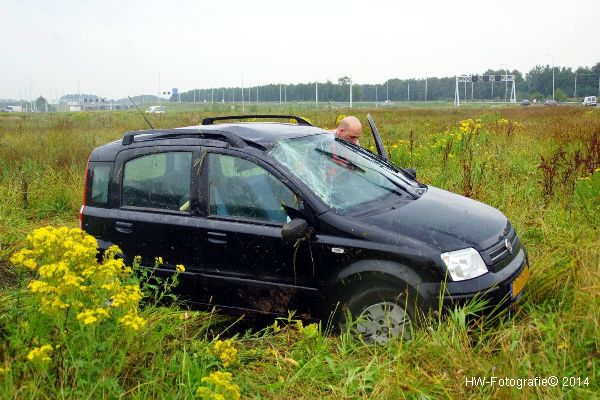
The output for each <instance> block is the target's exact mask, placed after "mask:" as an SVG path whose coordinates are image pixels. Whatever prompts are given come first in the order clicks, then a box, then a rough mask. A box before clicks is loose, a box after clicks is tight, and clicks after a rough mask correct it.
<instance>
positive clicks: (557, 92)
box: [554, 89, 567, 101]
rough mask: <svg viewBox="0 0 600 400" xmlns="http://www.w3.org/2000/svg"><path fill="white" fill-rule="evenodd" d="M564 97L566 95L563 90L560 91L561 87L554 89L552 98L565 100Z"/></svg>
mask: <svg viewBox="0 0 600 400" xmlns="http://www.w3.org/2000/svg"><path fill="white" fill-rule="evenodd" d="M566 99H567V95H566V94H565V92H563V91H562V89H556V90H555V91H554V100H556V101H565V100H566Z"/></svg>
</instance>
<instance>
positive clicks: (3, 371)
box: [0, 367, 10, 375]
mask: <svg viewBox="0 0 600 400" xmlns="http://www.w3.org/2000/svg"><path fill="white" fill-rule="evenodd" d="M8 371H10V368H2V367H0V375H2V374H4V373H5V372H8Z"/></svg>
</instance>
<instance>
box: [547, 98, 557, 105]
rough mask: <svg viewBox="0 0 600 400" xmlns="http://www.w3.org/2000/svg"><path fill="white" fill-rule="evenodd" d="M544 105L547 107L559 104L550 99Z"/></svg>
mask: <svg viewBox="0 0 600 400" xmlns="http://www.w3.org/2000/svg"><path fill="white" fill-rule="evenodd" d="M544 104H545V105H547V106H555V105H556V104H557V103H556V100H552V99H548V100H546V102H545V103H544Z"/></svg>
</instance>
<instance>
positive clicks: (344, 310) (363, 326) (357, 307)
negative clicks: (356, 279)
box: [336, 281, 416, 344]
mask: <svg viewBox="0 0 600 400" xmlns="http://www.w3.org/2000/svg"><path fill="white" fill-rule="evenodd" d="M345 292H346V293H347V295H346V296H345V297H344V300H343V301H340V302H339V303H340V305H341V307H339V308H338V312H337V318H336V319H337V322H338V325H339V326H340V328H341V331H342V332H343V331H344V330H347V326H348V323H349V322H351V325H350V331H352V332H353V333H355V334H357V335H359V336H362V337H363V338H364V340H365V341H367V342H369V343H377V344H385V343H387V342H388V341H389V340H390V339H392V338H395V337H403V338H404V339H410V338H411V335H412V330H413V328H414V327H415V326H416V319H415V316H416V312H415V307H414V304H415V299H416V292H415V290H413V289H412V288H411V287H410V286H408V285H406V286H405V287H404V288H402V287H400V286H396V285H391V284H389V283H386V282H379V281H376V282H369V281H367V282H360V283H358V284H356V285H352V286H351V287H349V288H348V289H347V290H346V291H345ZM350 317H351V320H350Z"/></svg>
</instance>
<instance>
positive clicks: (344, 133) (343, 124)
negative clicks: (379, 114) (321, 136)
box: [333, 115, 362, 145]
mask: <svg viewBox="0 0 600 400" xmlns="http://www.w3.org/2000/svg"><path fill="white" fill-rule="evenodd" d="M333 133H334V134H335V136H337V137H339V138H340V139H344V140H345V141H347V142H350V143H354V144H355V145H358V139H359V138H360V134H361V133H362V124H361V123H360V121H359V120H358V118H356V117H354V116H352V115H348V116H347V117H344V118H343V119H342V120H341V121H340V124H339V125H338V127H337V128H336V129H335V130H334V131H333Z"/></svg>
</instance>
